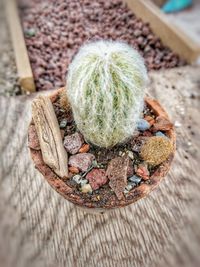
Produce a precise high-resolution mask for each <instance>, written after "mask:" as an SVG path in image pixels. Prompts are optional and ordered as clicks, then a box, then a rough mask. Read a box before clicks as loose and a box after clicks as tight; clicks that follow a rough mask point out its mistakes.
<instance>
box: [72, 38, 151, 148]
mask: <svg viewBox="0 0 200 267" xmlns="http://www.w3.org/2000/svg"><path fill="white" fill-rule="evenodd" d="M147 81H148V77H147V71H146V68H145V65H144V61H143V59H142V57H141V56H140V55H139V53H138V52H137V51H136V50H135V49H133V48H131V47H130V46H128V45H127V44H125V43H122V42H112V41H97V42H93V43H89V44H86V45H84V46H83V47H82V48H81V49H80V50H79V52H78V54H77V55H76V56H75V58H74V60H73V61H72V63H71V65H70V67H69V72H68V77H67V95H68V98H69V101H70V104H71V107H72V111H73V114H74V118H75V122H76V124H77V127H78V128H79V130H80V131H81V132H82V134H83V135H84V137H85V139H86V140H87V141H88V142H91V143H93V144H95V145H97V146H100V147H112V146H114V145H116V144H117V143H121V142H123V141H125V140H126V139H127V138H128V137H130V136H132V135H133V133H134V130H135V129H136V125H137V121H138V119H139V117H140V113H141V111H142V109H143V103H144V94H145V87H146V84H147Z"/></svg>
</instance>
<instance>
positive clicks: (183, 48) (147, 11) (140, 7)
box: [125, 0, 200, 63]
mask: <svg viewBox="0 0 200 267" xmlns="http://www.w3.org/2000/svg"><path fill="white" fill-rule="evenodd" d="M154 1H155V0H154ZM156 1H157V0H156ZM125 2H127V4H128V6H129V8H130V9H131V10H132V11H133V12H134V13H135V15H136V16H137V17H140V18H141V19H142V20H143V21H145V22H149V23H150V26H151V28H152V30H153V32H154V33H155V34H156V35H157V36H158V37H160V39H161V40H162V42H163V43H164V44H165V45H166V46H168V47H169V48H171V49H172V51H174V52H176V53H177V54H179V55H180V56H181V57H182V58H184V59H185V60H187V62H189V63H193V62H195V61H197V60H198V57H200V45H198V44H197V43H196V42H194V41H193V40H191V38H190V37H189V36H187V35H186V34H185V33H184V32H183V31H182V30H181V29H179V28H178V27H177V26H175V25H173V23H171V21H169V19H168V18H167V16H166V15H165V14H164V13H162V12H161V11H160V9H159V7H158V6H157V5H156V4H155V3H153V2H152V1H150V0H125ZM156 3H157V2H156Z"/></svg>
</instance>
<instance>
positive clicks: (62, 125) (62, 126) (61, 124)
mask: <svg viewBox="0 0 200 267" xmlns="http://www.w3.org/2000/svg"><path fill="white" fill-rule="evenodd" d="M66 126H67V119H63V120H61V122H60V128H61V129H63V128H65V127H66Z"/></svg>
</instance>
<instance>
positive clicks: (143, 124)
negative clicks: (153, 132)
mask: <svg viewBox="0 0 200 267" xmlns="http://www.w3.org/2000/svg"><path fill="white" fill-rule="evenodd" d="M150 127H151V125H150V124H149V123H148V121H146V120H144V119H140V120H138V122H137V129H138V131H142V132H143V131H146V130H148V129H149V128H150Z"/></svg>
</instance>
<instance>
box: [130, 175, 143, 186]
mask: <svg viewBox="0 0 200 267" xmlns="http://www.w3.org/2000/svg"><path fill="white" fill-rule="evenodd" d="M141 180H142V178H141V177H139V176H137V175H133V176H131V177H130V178H128V181H129V182H133V183H135V184H136V185H138V184H139V183H140V182H141Z"/></svg>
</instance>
